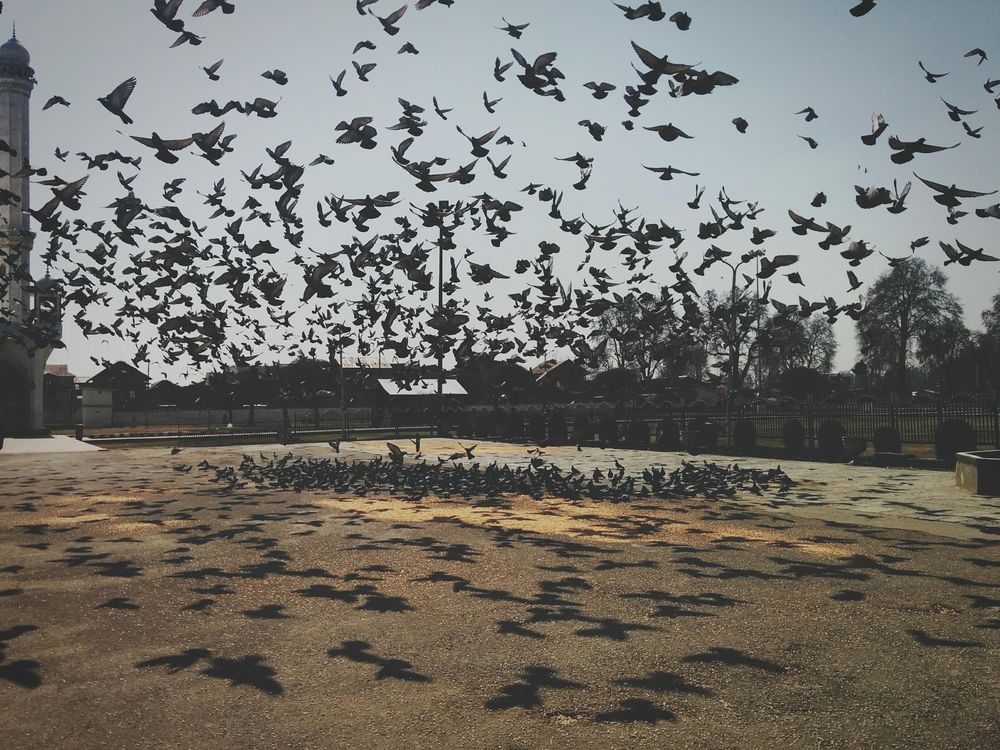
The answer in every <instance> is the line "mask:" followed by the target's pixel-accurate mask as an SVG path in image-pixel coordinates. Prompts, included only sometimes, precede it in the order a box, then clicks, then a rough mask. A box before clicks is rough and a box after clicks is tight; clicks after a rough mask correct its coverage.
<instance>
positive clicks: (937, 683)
mask: <svg viewBox="0 0 1000 750" xmlns="http://www.w3.org/2000/svg"><path fill="white" fill-rule="evenodd" d="M396 442H397V443H398V444H399V445H400V447H401V448H403V449H404V450H407V451H408V452H410V453H411V454H412V453H413V452H414V450H415V448H414V446H413V445H412V444H411V443H410V442H409V441H408V440H405V439H401V440H399V441H396ZM465 445H470V443H469V442H465ZM421 448H422V452H423V455H424V457H425V458H426V459H427V460H429V461H434V462H436V460H437V456H439V455H440V456H447V455H450V454H451V453H452V452H455V451H456V450H461V448H460V447H459V444H458V443H457V442H456V441H452V440H426V439H425V440H424V441H423V442H422V446H421ZM289 451H291V452H292V453H293V454H294V455H295V456H308V457H314V458H335V457H336V458H340V459H341V460H354V459H359V460H368V459H371V458H374V457H376V456H379V455H381V456H385V455H386V453H387V451H386V445H385V443H384V442H383V441H379V442H374V441H373V442H361V443H344V444H343V446H342V448H341V453H340V454H339V456H337V455H335V454H334V452H333V449H332V448H331V447H330V446H328V445H326V444H316V445H296V446H290V447H283V446H249V447H226V448H185V449H183V450H182V451H180V452H179V453H178V454H176V455H171V452H170V450H169V449H167V448H148V449H127V450H109V451H103V452H99V453H56V454H17V455H14V454H11V455H5V454H0V701H2V705H3V706H4V710H3V711H2V712H0V736H2V737H3V746H4V747H11V748H29V747H31V748H34V747H49V748H61V747H66V748H69V747H74V748H77V747H173V746H177V747H182V746H183V747H205V746H208V745H215V746H219V747H337V746H343V747H463V748H467V747H483V748H538V747H553V748H557V747H558V748H563V747H594V748H598V747H600V748H608V747H623V748H625V747H629V748H631V747H663V746H665V745H666V746H674V747H698V748H706V747H707V748H712V747H720V748H721V747H859V748H867V747H871V748H883V747H908V748H909V747H936V748H950V747H956V748H957V747H962V748H966V747H990V746H994V745H995V740H996V737H997V736H998V732H1000V683H998V681H997V679H996V675H997V674H1000V659H998V653H1000V547H998V545H1000V500H998V499H997V498H992V499H991V498H983V497H974V496H971V495H968V494H966V493H964V492H962V491H961V490H959V489H957V488H955V487H954V478H953V476H952V475H951V474H950V473H947V472H928V471H915V470H900V469H874V468H868V467H854V466H844V465H834V464H817V463H806V462H781V466H782V468H783V469H784V470H785V471H786V472H787V473H788V474H789V476H790V477H791V478H792V479H793V480H795V481H796V482H797V484H796V485H795V486H794V487H792V489H791V491H789V492H788V493H787V494H785V495H783V496H778V495H776V494H774V493H766V494H764V495H763V496H752V495H746V496H739V497H734V498H731V499H725V500H718V499H711V500H709V499H704V498H691V499H685V500H669V501H668V500H639V501H635V502H630V503H595V502H592V501H569V500H565V499H560V498H544V499H542V500H534V499H532V498H528V497H507V498H502V499H500V500H495V499H491V500H487V499H484V498H472V499H465V498H450V499H442V498H424V499H422V500H419V501H417V500H406V499H402V498H398V497H396V498H393V497H390V496H389V495H380V496H373V495H367V496H363V497H357V496H345V495H337V494H335V493H333V492H332V491H310V492H302V493H295V492H292V491H276V490H260V489H257V488H255V487H252V486H248V487H243V488H238V489H235V490H232V491H228V490H226V489H225V487H224V486H223V485H220V484H218V483H216V482H214V481H213V478H214V476H215V474H214V471H211V470H208V471H203V470H201V469H199V467H198V464H199V463H200V462H201V461H203V460H207V461H208V462H209V463H211V464H213V465H216V466H226V465H235V464H238V463H239V461H240V460H241V458H242V455H243V454H244V453H248V454H251V455H254V456H255V457H256V459H257V460H258V461H261V460H264V459H263V458H261V455H258V454H262V455H263V456H264V457H272V456H274V455H275V454H277V455H278V456H281V455H284V454H285V453H287V452H289ZM474 454H475V458H474V459H472V461H471V462H480V463H484V464H485V463H488V462H490V461H494V460H496V461H498V462H500V463H508V464H510V465H514V464H515V463H524V462H526V461H528V460H529V459H530V458H531V456H530V455H529V454H528V453H527V452H526V446H523V445H505V444H497V443H490V444H482V443H481V444H479V445H478V446H477V447H476V448H474ZM541 457H542V458H544V459H546V460H548V461H551V462H553V463H556V464H557V465H559V466H560V467H563V468H565V469H568V468H569V467H570V466H576V467H577V468H578V469H580V470H582V471H587V472H590V471H592V470H593V469H594V468H595V467H596V468H602V469H607V468H610V467H613V465H614V462H615V461H616V460H617V461H618V462H619V463H620V464H621V465H623V466H624V467H625V468H626V471H627V472H629V473H635V474H638V473H640V472H641V471H642V469H643V468H646V467H648V466H653V465H663V466H665V467H668V468H673V467H676V466H678V465H679V464H680V462H681V461H698V462H700V461H706V460H707V461H715V462H719V463H731V462H732V461H733V460H734V459H732V458H731V457H713V456H690V455H688V454H683V453H658V452H640V451H632V450H624V449H607V450H600V449H596V448H594V449H586V448H585V449H583V450H581V451H578V450H577V449H576V448H575V447H572V446H570V447H565V448H545V449H544V450H543V453H542V454H541ZM411 458H412V456H407V460H410V459H411ZM471 462H470V461H467V460H466V461H463V463H471ZM740 463H741V465H743V464H746V465H748V466H759V467H762V468H770V467H773V466H775V465H776V463H775V462H773V461H768V460H764V459H752V460H749V459H748V460H747V461H745V462H744V461H740Z"/></svg>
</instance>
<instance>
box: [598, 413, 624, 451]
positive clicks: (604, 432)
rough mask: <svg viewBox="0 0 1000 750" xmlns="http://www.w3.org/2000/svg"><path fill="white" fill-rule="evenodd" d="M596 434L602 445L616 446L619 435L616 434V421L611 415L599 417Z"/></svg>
mask: <svg viewBox="0 0 1000 750" xmlns="http://www.w3.org/2000/svg"><path fill="white" fill-rule="evenodd" d="M597 434H598V437H599V439H600V441H601V443H602V444H605V445H618V441H619V439H620V435H619V433H618V420H617V419H615V417H614V415H613V414H606V415H605V416H603V417H601V421H600V422H599V423H598V425H597Z"/></svg>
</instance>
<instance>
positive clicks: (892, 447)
mask: <svg viewBox="0 0 1000 750" xmlns="http://www.w3.org/2000/svg"><path fill="white" fill-rule="evenodd" d="M872 442H873V443H874V444H875V452H876V453H899V452H900V451H901V450H902V449H903V446H902V443H901V442H900V440H899V430H897V429H896V428H895V427H879V428H878V429H877V430H875V434H874V435H873V436H872Z"/></svg>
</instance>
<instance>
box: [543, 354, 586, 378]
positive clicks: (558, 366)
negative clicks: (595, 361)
mask: <svg viewBox="0 0 1000 750" xmlns="http://www.w3.org/2000/svg"><path fill="white" fill-rule="evenodd" d="M557 373H558V374H557ZM531 374H532V375H534V376H535V380H536V381H538V382H540V381H542V380H546V379H549V378H552V377H556V378H560V377H564V376H568V377H571V378H579V377H582V374H583V368H581V367H580V364H579V363H578V362H577V361H576V360H573V359H563V360H556V359H547V360H545V361H544V362H542V363H541V364H539V365H536V366H535V367H532V368H531Z"/></svg>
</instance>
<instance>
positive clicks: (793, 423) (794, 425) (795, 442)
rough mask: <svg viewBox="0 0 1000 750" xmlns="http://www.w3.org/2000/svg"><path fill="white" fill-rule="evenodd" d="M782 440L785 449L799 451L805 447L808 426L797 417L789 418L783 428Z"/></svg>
mask: <svg viewBox="0 0 1000 750" xmlns="http://www.w3.org/2000/svg"><path fill="white" fill-rule="evenodd" d="M781 442H782V443H783V444H784V446H785V449H786V450H789V451H792V452H793V453H797V452H799V451H801V450H802V449H803V448H804V447H805V443H806V428H805V427H803V426H802V423H801V422H800V421H799V420H797V419H789V420H788V421H787V422H785V424H784V425H783V426H782V428H781Z"/></svg>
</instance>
